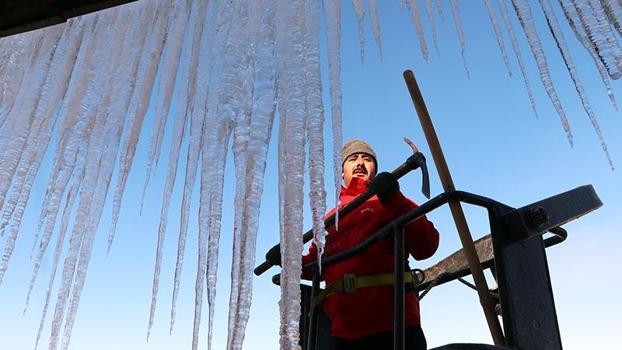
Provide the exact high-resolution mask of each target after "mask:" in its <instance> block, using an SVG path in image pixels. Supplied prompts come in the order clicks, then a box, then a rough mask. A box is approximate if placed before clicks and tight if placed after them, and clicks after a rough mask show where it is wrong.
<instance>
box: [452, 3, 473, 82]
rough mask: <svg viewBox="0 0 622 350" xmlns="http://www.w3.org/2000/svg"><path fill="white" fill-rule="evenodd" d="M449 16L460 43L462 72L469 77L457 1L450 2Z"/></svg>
mask: <svg viewBox="0 0 622 350" xmlns="http://www.w3.org/2000/svg"><path fill="white" fill-rule="evenodd" d="M450 4H451V15H452V16H453V18H454V24H455V25H456V32H457V33H458V41H460V54H461V55H462V62H463V63H464V71H465V72H466V75H467V78H470V77H471V74H470V73H469V66H468V65H467V60H466V43H465V41H464V32H463V31H462V23H461V21H460V13H459V12H458V1H457V0H451V1H450Z"/></svg>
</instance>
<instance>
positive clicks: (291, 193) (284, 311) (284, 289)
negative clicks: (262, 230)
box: [275, 0, 340, 350]
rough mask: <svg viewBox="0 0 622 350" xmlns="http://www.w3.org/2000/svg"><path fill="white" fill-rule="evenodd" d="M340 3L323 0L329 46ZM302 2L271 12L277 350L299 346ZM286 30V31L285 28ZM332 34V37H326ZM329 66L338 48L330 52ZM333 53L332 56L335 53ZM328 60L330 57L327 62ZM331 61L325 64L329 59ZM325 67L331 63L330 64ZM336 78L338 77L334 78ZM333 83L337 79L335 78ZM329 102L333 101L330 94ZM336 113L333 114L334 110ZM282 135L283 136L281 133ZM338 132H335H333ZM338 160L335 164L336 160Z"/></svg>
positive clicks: (335, 36)
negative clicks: (278, 126) (276, 119)
mask: <svg viewBox="0 0 622 350" xmlns="http://www.w3.org/2000/svg"><path fill="white" fill-rule="evenodd" d="M337 5H339V2H333V1H325V2H324V8H325V11H326V14H327V26H328V28H329V29H328V36H329V51H331V49H330V48H331V47H332V50H334V49H335V48H338V33H339V31H338V30H337V28H338V19H339V7H338V6H337ZM303 6H304V4H303V3H302V2H301V1H288V0H283V1H280V2H279V5H278V6H277V14H276V31H275V33H276V49H277V64H278V72H279V73H278V74H279V80H278V82H277V83H278V92H279V93H278V96H279V100H278V101H279V114H280V115H281V116H282V119H281V122H282V123H283V124H284V126H283V131H284V133H281V135H280V136H281V138H280V140H279V148H280V149H281V150H282V152H281V153H282V155H283V156H284V158H281V159H280V161H281V162H283V166H282V167H281V170H282V172H281V173H280V174H279V189H280V192H282V194H280V196H281V198H282V199H284V200H283V201H282V203H280V206H281V207H282V209H281V212H282V213H283V216H281V221H282V224H281V227H282V228H283V229H282V231H281V256H282V262H283V264H282V266H283V270H282V272H281V300H280V301H279V308H280V312H281V338H280V344H281V349H282V350H289V349H300V346H299V345H298V342H299V334H298V320H299V318H300V285H299V284H300V273H301V260H300V255H301V254H302V248H303V244H302V228H303V227H302V209H303V180H304V176H303V174H304V158H305V157H304V143H305V142H304V134H305V133H304V116H305V106H304V84H303V82H302V81H301V80H300V79H295V77H296V76H298V75H299V74H300V73H299V72H298V69H299V67H303V62H302V57H303V52H302V49H303V48H302V45H301V43H303V42H304V33H303V28H301V27H300V25H301V24H302V23H304V22H303V19H302V15H303V13H304V8H303ZM286 29H288V30H286ZM331 38H332V39H331ZM331 55H332V56H333V61H332V63H333V67H332V68H333V69H336V67H334V64H335V60H336V59H337V58H338V56H337V52H335V51H332V52H331V53H329V56H331ZM336 56H337V57H336ZM329 62H330V61H329ZM329 65H330V63H329ZM329 71H330V68H329ZM334 73H335V71H334V70H333V72H332V74H331V77H330V79H331V80H333V83H332V84H331V85H333V88H334V89H335V90H336V88H337V87H338V86H335V85H336V83H335V81H336V78H338V76H335V75H334ZM337 81H338V80H337ZM337 84H338V83H337ZM333 106H335V100H334V99H333ZM333 117H335V115H333ZM285 135H286V137H283V136H285ZM338 136H340V135H338ZM339 165H340V164H339Z"/></svg>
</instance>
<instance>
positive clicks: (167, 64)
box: [140, 1, 190, 213]
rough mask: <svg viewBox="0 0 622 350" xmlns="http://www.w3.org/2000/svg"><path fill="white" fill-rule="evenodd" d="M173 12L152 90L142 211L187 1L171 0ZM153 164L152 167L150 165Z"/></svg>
mask: <svg viewBox="0 0 622 350" xmlns="http://www.w3.org/2000/svg"><path fill="white" fill-rule="evenodd" d="M173 6H174V13H173V15H172V16H170V18H169V22H168V28H167V39H166V44H165V46H164V51H163V53H162V62H161V63H160V67H159V68H158V70H159V72H160V79H159V82H158V86H157V89H156V95H155V97H154V100H155V103H156V105H155V111H154V117H153V120H154V122H153V133H152V135H151V142H150V143H149V151H148V153H147V167H146V171H145V184H144V185H143V193H142V197H141V201H140V208H141V210H140V211H141V213H142V208H143V203H144V201H145V193H146V191H147V186H148V185H149V180H150V179H151V173H152V171H153V169H154V168H155V167H157V164H158V160H159V158H160V150H161V149H162V139H163V138H164V131H165V128H166V124H167V121H168V117H169V108H170V105H171V100H172V98H173V90H174V87H175V78H177V74H178V69H179V65H180V64H179V62H180V58H181V49H182V46H183V44H184V37H188V36H189V35H188V36H186V35H185V34H186V28H187V26H186V25H187V23H188V17H189V15H190V7H189V6H190V4H189V3H188V1H182V2H177V1H176V2H174V4H173ZM154 165H155V166H154Z"/></svg>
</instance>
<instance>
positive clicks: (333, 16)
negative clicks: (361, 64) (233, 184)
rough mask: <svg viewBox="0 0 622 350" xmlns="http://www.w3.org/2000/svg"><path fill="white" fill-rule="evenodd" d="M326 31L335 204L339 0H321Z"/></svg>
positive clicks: (338, 157) (339, 138)
mask: <svg viewBox="0 0 622 350" xmlns="http://www.w3.org/2000/svg"><path fill="white" fill-rule="evenodd" d="M323 4H324V7H323V8H324V17H325V20H326V33H327V36H328V40H327V41H328V81H329V92H330V102H331V108H330V113H331V118H332V132H333V145H332V146H333V176H334V185H335V205H337V203H339V190H340V189H341V147H342V146H343V131H342V128H341V124H342V117H341V97H342V96H341V0H323ZM338 228H339V216H335V229H338Z"/></svg>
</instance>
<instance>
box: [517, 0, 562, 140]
mask: <svg viewBox="0 0 622 350" xmlns="http://www.w3.org/2000/svg"><path fill="white" fill-rule="evenodd" d="M511 1H512V4H513V5H514V10H515V11H516V15H517V16H518V19H519V21H520V24H521V26H522V27H523V32H524V33H525V35H526V36H527V41H528V42H529V46H530V47H531V52H532V53H533V56H534V58H535V59H536V63H537V64H538V70H539V71H540V80H541V81H542V85H544V89H545V90H546V93H547V94H548V95H549V98H550V99H551V102H552V103H553V106H554V107H555V110H556V111H557V115H559V118H560V120H561V123H562V127H563V129H564V131H565V132H566V137H567V138H568V143H570V146H572V145H573V141H572V130H571V129H570V124H569V123H568V118H567V117H566V113H565V112H564V108H563V107H562V104H561V102H560V101H559V97H558V96H557V92H556V91H555V86H554V85H553V81H552V80H551V75H550V73H549V65H548V63H547V61H546V56H545V55H544V50H543V49H542V44H541V43H540V39H539V38H538V34H537V33H536V27H535V25H534V23H533V18H532V16H531V7H530V6H529V3H527V2H526V1H524V0H511Z"/></svg>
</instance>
